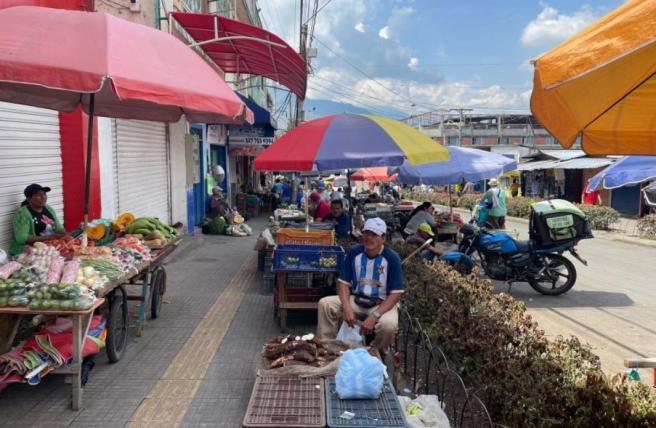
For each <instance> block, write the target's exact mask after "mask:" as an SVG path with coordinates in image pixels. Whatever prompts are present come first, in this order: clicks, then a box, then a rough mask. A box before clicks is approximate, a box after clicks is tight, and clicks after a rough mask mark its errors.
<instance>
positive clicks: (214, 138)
mask: <svg viewBox="0 0 656 428" xmlns="http://www.w3.org/2000/svg"><path fill="white" fill-rule="evenodd" d="M226 134H227V132H226V127H225V126H223V125H207V143H208V144H215V145H218V146H225V145H226Z"/></svg>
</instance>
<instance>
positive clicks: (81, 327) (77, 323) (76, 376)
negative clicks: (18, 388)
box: [0, 298, 105, 410]
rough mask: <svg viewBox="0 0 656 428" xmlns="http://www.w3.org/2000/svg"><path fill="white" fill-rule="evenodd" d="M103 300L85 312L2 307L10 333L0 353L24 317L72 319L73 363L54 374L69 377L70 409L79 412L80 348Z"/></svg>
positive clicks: (96, 302) (80, 387)
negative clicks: (41, 316) (93, 316)
mask: <svg viewBox="0 0 656 428" xmlns="http://www.w3.org/2000/svg"><path fill="white" fill-rule="evenodd" d="M104 302H105V299H102V298H100V299H96V301H95V302H94V303H93V305H92V306H91V307H90V308H88V309H86V310H76V311H64V310H47V309H40V310H32V309H29V308H26V307H14V308H11V307H3V308H0V314H7V315H9V316H10V317H11V321H10V322H11V326H12V328H11V333H10V334H9V336H8V337H7V339H6V341H5V343H0V351H1V352H2V353H4V352H6V351H7V350H9V349H10V348H11V345H12V343H13V342H14V339H15V337H16V333H17V331H18V327H19V325H20V323H21V320H22V319H23V317H24V316H25V315H47V316H67V317H71V318H72V319H73V361H72V362H71V364H70V365H68V366H65V367H60V368H58V369H56V370H55V371H54V372H53V373H54V374H64V375H70V376H71V389H72V397H73V398H72V408H73V410H79V409H80V408H81V407H82V347H83V344H84V340H85V338H86V336H87V333H88V331H89V325H90V323H91V317H92V315H93V312H94V311H95V310H96V309H98V308H99V307H100V306H101V305H102V304H103V303H104Z"/></svg>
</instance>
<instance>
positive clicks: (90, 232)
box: [84, 223, 107, 241]
mask: <svg viewBox="0 0 656 428" xmlns="http://www.w3.org/2000/svg"><path fill="white" fill-rule="evenodd" d="M84 231H85V232H86V234H87V236H88V237H89V239H92V240H94V241H100V240H101V239H103V238H104V237H105V234H106V233H107V228H106V227H105V225H104V224H102V223H98V224H96V225H93V226H87V228H86V229H84Z"/></svg>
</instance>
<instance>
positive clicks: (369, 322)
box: [360, 315, 378, 335]
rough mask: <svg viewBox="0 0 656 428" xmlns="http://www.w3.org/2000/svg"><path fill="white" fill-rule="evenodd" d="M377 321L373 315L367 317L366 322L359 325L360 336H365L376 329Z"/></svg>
mask: <svg viewBox="0 0 656 428" xmlns="http://www.w3.org/2000/svg"><path fill="white" fill-rule="evenodd" d="M377 321H378V319H377V318H376V317H374V316H373V315H369V316H368V317H367V319H366V320H364V322H363V323H362V324H361V325H360V334H362V335H365V334H368V333H371V332H372V331H373V330H374V327H376V322H377Z"/></svg>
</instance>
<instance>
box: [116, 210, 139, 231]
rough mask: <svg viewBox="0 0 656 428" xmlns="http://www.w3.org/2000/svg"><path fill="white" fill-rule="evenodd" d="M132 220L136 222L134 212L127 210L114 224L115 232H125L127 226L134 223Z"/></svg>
mask: <svg viewBox="0 0 656 428" xmlns="http://www.w3.org/2000/svg"><path fill="white" fill-rule="evenodd" d="M132 222H134V214H132V213H129V212H125V213H123V214H121V215H120V216H118V218H117V219H116V221H115V222H114V223H112V225H113V226H114V231H115V232H123V231H124V230H125V228H126V227H128V226H129V225H131V224H132Z"/></svg>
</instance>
